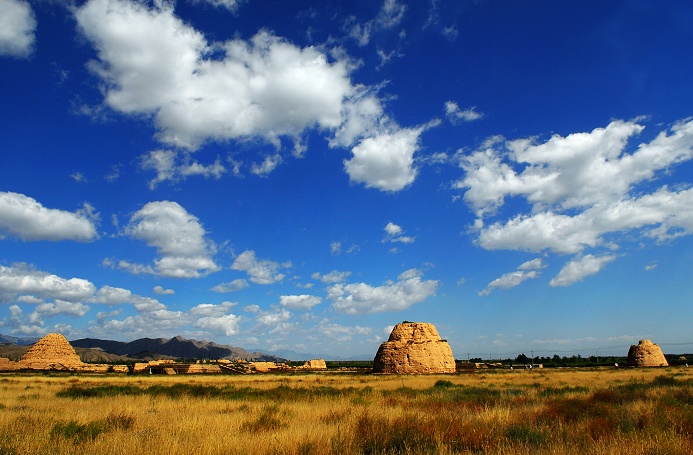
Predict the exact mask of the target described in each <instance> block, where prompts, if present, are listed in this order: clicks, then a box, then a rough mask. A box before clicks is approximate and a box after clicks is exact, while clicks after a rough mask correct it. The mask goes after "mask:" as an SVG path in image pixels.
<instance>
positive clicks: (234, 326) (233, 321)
mask: <svg viewBox="0 0 693 455" xmlns="http://www.w3.org/2000/svg"><path fill="white" fill-rule="evenodd" d="M239 321H240V317H239V316H236V315H234V314H227V315H224V316H214V317H210V316H205V317H202V318H200V319H198V320H197V321H195V322H194V323H193V327H200V328H202V329H205V330H209V331H212V332H219V333H223V334H224V335H226V336H232V335H236V334H237V333H238V332H239V331H240V328H239Z"/></svg>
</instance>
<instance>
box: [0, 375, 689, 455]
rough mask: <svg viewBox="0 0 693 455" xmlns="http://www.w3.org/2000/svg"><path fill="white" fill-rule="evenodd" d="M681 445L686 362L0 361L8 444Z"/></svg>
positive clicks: (530, 450) (496, 448) (133, 447)
mask: <svg viewBox="0 0 693 455" xmlns="http://www.w3.org/2000/svg"><path fill="white" fill-rule="evenodd" d="M458 453H460V454H466V453H475V454H476V453H478V454H681V455H683V454H686V455H689V454H691V453H693V369H691V370H689V369H688V368H685V367H670V368H649V369H631V368H621V369H614V368H593V369H586V368H585V369H568V368H560V369H543V370H539V369H535V370H533V371H528V370H515V371H510V370H475V371H474V372H471V373H464V374H454V375H430V376H428V375H420V376H399V375H374V374H364V373H344V372H322V373H302V374H298V373H292V374H264V375H260V374H258V375H238V376H235V375H177V376H160V375H133V376H125V375H85V374H81V375H76V374H59V373H52V374H25V373H23V374H18V373H5V374H0V455H2V454H215V455H217V454H234V455H235V454H301V455H304V454H458Z"/></svg>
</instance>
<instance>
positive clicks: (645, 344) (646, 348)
mask: <svg viewBox="0 0 693 455" xmlns="http://www.w3.org/2000/svg"><path fill="white" fill-rule="evenodd" d="M628 365H629V366H633V367H667V366H669V362H667V359H666V358H665V357H664V353H663V352H662V350H661V349H660V347H659V346H657V345H656V344H654V343H653V342H651V341H650V340H640V341H639V342H638V344H637V345H632V346H631V347H630V349H629V350H628Z"/></svg>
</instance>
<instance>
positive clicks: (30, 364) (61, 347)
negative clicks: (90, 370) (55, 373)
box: [19, 333, 83, 370]
mask: <svg viewBox="0 0 693 455" xmlns="http://www.w3.org/2000/svg"><path fill="white" fill-rule="evenodd" d="M19 365H20V367H21V368H29V369H32V370H77V369H81V368H82V366H83V364H82V361H81V360H80V358H79V356H78V355H77V353H76V352H75V349H74V348H73V347H72V345H71V344H70V342H69V341H67V338H65V337H64V336H63V335H61V334H59V333H49V334H48V335H46V336H45V337H43V338H41V339H40V340H38V341H37V342H36V344H34V345H33V346H32V347H31V348H30V349H29V350H28V351H27V352H26V354H24V356H22V359H21V360H20V361H19Z"/></svg>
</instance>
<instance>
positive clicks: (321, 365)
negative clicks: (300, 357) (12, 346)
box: [303, 359, 327, 370]
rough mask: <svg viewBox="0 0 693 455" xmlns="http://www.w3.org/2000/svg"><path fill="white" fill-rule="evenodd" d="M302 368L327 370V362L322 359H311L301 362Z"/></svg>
mask: <svg viewBox="0 0 693 455" xmlns="http://www.w3.org/2000/svg"><path fill="white" fill-rule="evenodd" d="M303 368H304V369H306V370H327V364H326V363H325V360H324V359H312V360H307V361H306V363H304V364H303Z"/></svg>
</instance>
